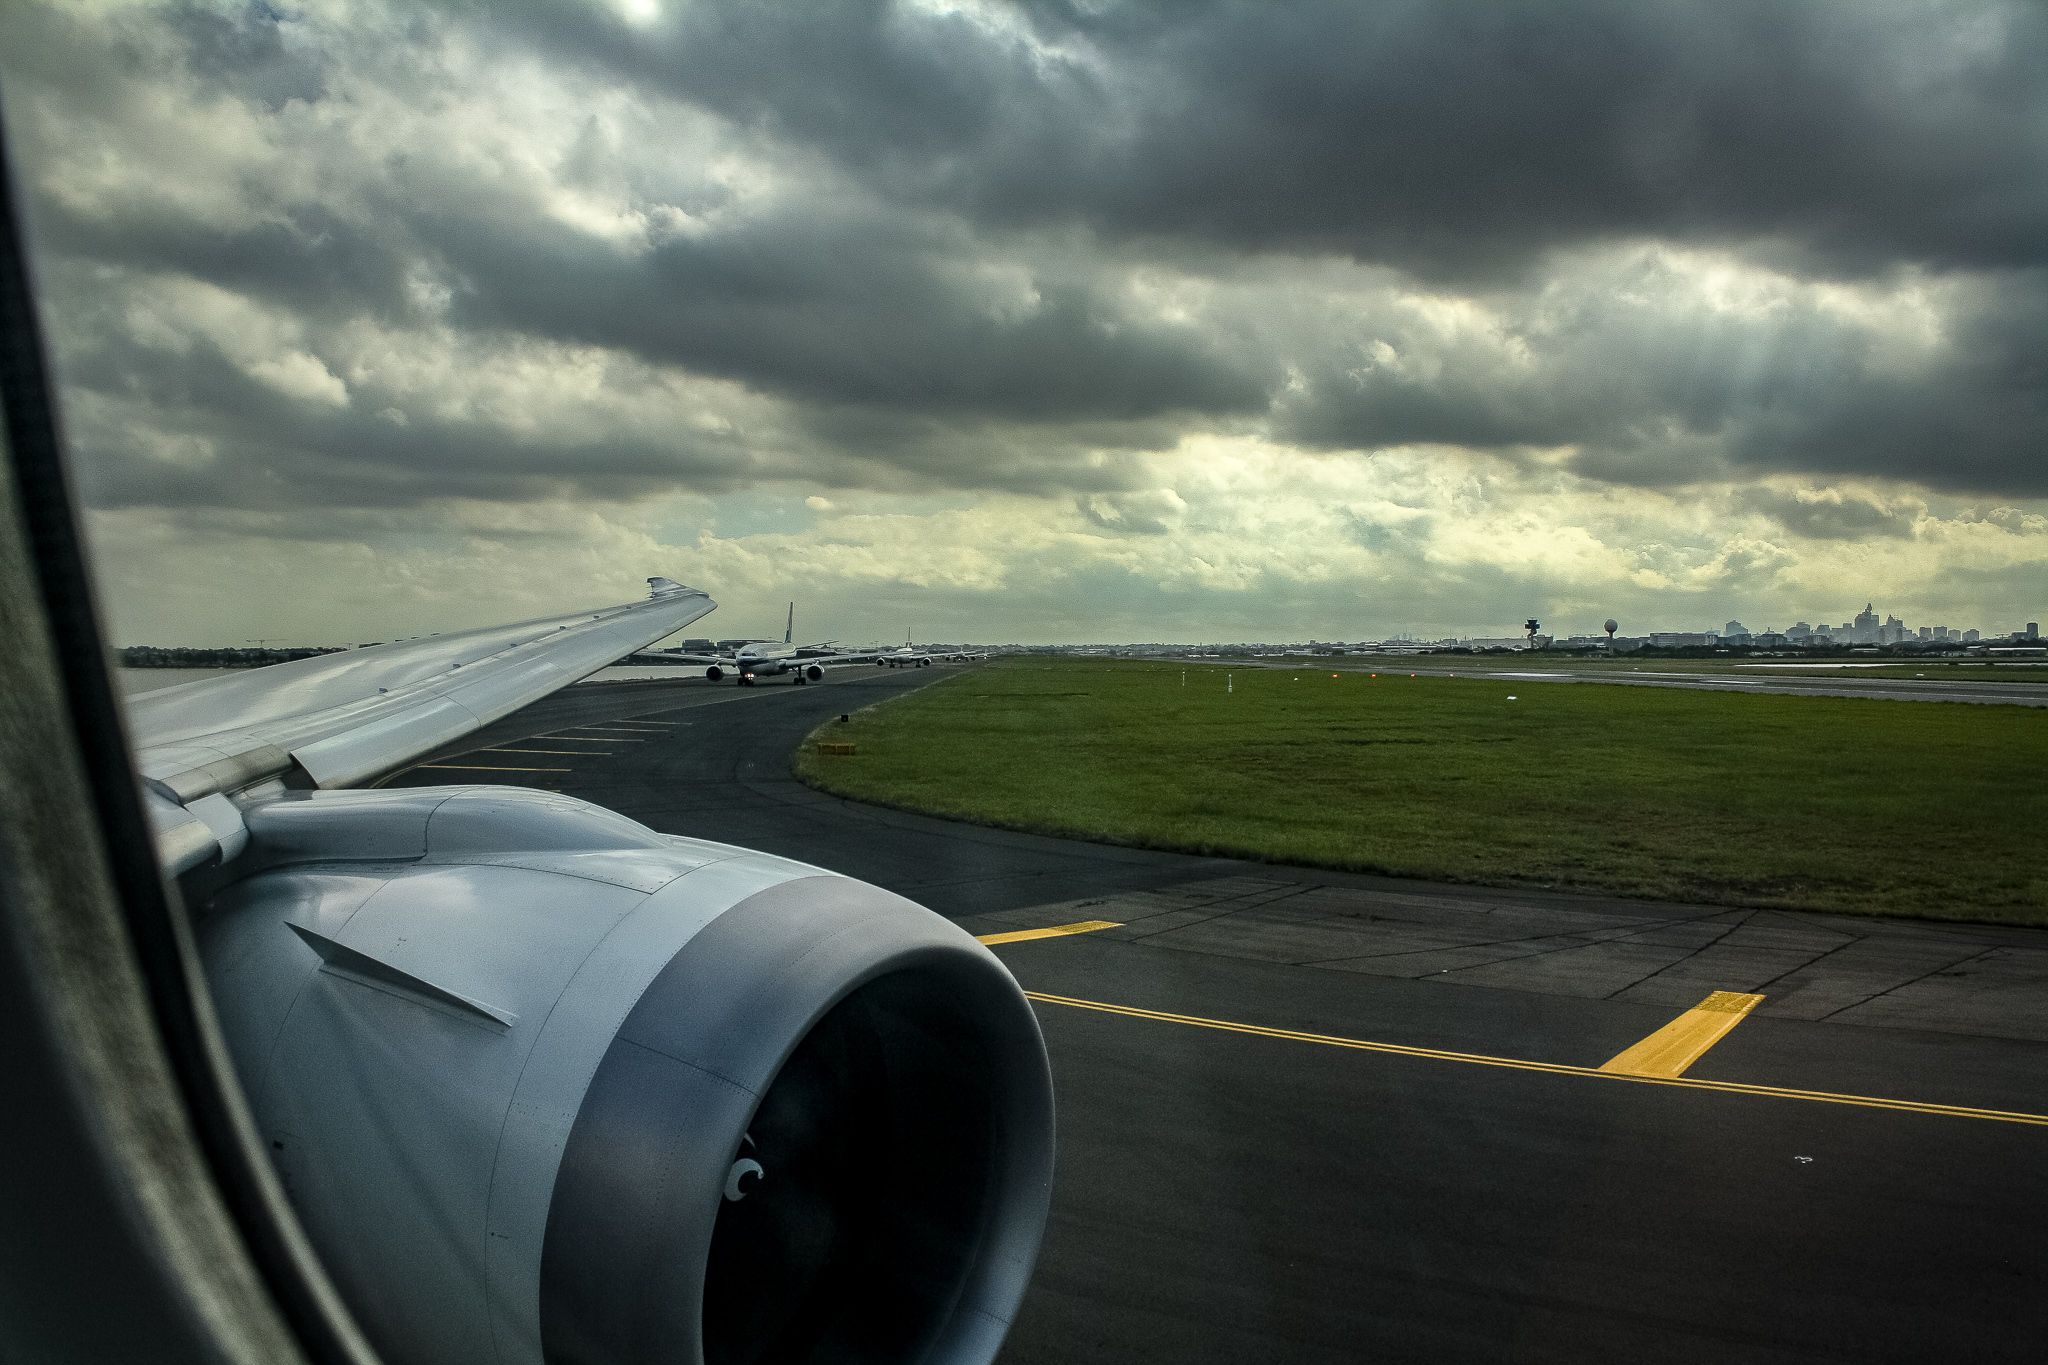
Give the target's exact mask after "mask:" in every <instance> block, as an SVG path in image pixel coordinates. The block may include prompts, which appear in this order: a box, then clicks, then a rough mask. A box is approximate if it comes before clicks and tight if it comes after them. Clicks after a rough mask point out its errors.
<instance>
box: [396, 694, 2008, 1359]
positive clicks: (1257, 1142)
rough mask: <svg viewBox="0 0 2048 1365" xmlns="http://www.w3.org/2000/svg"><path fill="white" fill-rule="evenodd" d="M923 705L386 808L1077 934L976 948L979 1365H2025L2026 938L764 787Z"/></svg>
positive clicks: (545, 726)
mask: <svg viewBox="0 0 2048 1365" xmlns="http://www.w3.org/2000/svg"><path fill="white" fill-rule="evenodd" d="M951 671H953V670H951V669H946V668H942V667H940V668H932V669H924V670H914V671H885V670H868V669H859V668H852V669H842V670H838V671H837V672H836V673H835V674H834V675H833V676H832V677H831V678H830V679H829V680H828V681H827V682H825V683H822V684H812V685H809V686H804V687H792V686H786V685H785V686H778V685H774V684H763V685H761V686H759V687H756V688H745V689H742V688H734V687H732V686H731V685H730V684H727V685H723V686H713V685H711V684H707V683H703V682H701V681H691V682H677V683H651V684H639V683H620V684H607V685H587V686H583V687H578V688H573V689H570V690H569V691H567V692H564V693H562V694H559V695H558V696H556V697H554V698H550V699H549V700H548V701H546V702H543V703H541V704H540V705H539V706H537V707H534V708H529V709H528V711H526V712H522V713H521V714H520V715H518V716H515V717H513V718H511V719H509V720H507V721H505V722H501V723H500V724H499V725H498V726H495V727H493V729H492V730H491V731H489V732H486V733H485V734H482V735H479V736H476V737H473V738H472V739H471V740H470V741H468V747H467V748H466V749H465V751H463V752H460V753H450V754H442V755H438V756H436V758H435V759H433V760H431V762H432V764H434V765H435V766H429V767H421V768H416V769H414V770H412V771H410V772H408V773H406V774H403V775H401V776H400V777H398V778H396V779H394V780H395V781H396V782H399V783H404V784H423V783H454V782H468V781H507V782H516V783H521V784H524V785H535V786H544V787H548V788H550V789H553V790H560V791H566V792H569V793H571V794H573V795H577V796H581V797H585V798H587V799H589V800H592V801H596V802H599V803H601V804H603V805H606V806H609V807H611V808H613V809H616V810H619V811H621V812H623V813H625V814H628V815H631V816H633V817H634V818H636V819H639V820H642V821H644V822H646V823H648V824H650V825H652V826H654V827H655V828H658V829H663V830H667V831H670V832H674V833H681V834H690V835H695V836H699V837H706V838H714V839H722V840H728V841H731V842H734V843H741V844H745V845H748V846H750V847H755V848H762V849H766V850H769V851H771V852H774V853H778V854H782V855H784V856H788V857H794V858H798V859H801V860H804V861H807V862H812V863H816V864H819V865H821V866H825V867H830V868H833V869H834V870H837V871H841V872H846V873H848V874H850V875H854V876H859V877H863V878H866V879H867V880H870V881H873V882H876V883H878V884H880V885H883V886H886V887H889V888H890V889H892V890H896V891H899V892H901V893H903V894H905V895H908V896H911V897H913V898H914V899H917V900H920V901H922V902H923V903H925V904H927V905H929V906H931V907H932V908H933V909H935V910H937V911H939V912H940V913H942V914H945V915H948V916H949V917H951V918H954V919H956V920H959V921H960V922H961V923H963V924H964V925H965V926H967V927H968V928H969V929H971V930H972V931H973V932H975V933H978V934H995V933H1005V934H1012V935H1017V934H1023V935H1030V934H1032V933H1033V932H1034V931H1037V930H1041V929H1045V928H1053V927H1061V926H1071V925H1075V924H1099V925H1107V926H1111V927H1102V928H1096V929H1093V930H1090V931H1087V932H1075V933H1065V934H1060V935H1055V936H1047V937H1024V938H1022V939H1021V940H1019V941H1013V942H1007V943H1004V944H1002V945H1001V946H999V947H997V948H996V951H997V952H998V953H1000V954H1001V955H1002V957H1003V958H1004V960H1005V961H1006V962H1007V963H1008V964H1009V965H1010V967H1011V969H1012V970H1013V971H1014V972H1015V973H1016V975H1017V977H1018V979H1019V980H1020V981H1021V982H1022V983H1023V984H1024V986H1025V987H1026V989H1027V990H1028V991H1030V992H1032V993H1033V997H1034V1000H1035V1001H1036V1002H1037V1005H1038V1009H1039V1014H1040V1019H1041V1023H1042V1025H1043V1027H1044V1029H1045V1033H1046V1040H1047V1044H1048V1047H1049V1049H1050V1051H1051V1055H1052V1060H1053V1069H1054V1077H1055V1083H1056V1085H1057V1088H1058V1100H1059V1113H1060V1147H1059V1175H1058V1182H1057V1186H1056V1190H1055V1196H1054V1208H1053V1220H1052V1225H1051V1228H1050V1230H1049V1233H1048V1236H1047V1238H1046V1243H1045V1249H1044V1252H1043V1255H1042V1257H1041V1260H1040V1264H1039V1269H1038V1273H1037V1276H1036V1278H1035V1280H1034V1282H1033V1287H1032V1290H1031V1292H1030V1294H1029V1296H1028V1297H1027V1299H1026V1301H1025V1304H1024V1309H1023V1312H1022V1314H1021V1316H1020V1319H1019V1321H1018V1322H1017V1324H1016V1326H1015V1328H1014V1330H1013V1332H1012V1334H1011V1337H1010V1342H1009V1345H1008V1347H1007V1348H1006V1350H1005V1354H1004V1359H1005V1360H1006V1361H1011V1362H1053V1361H1061V1362H1066V1361H1116V1362H1123V1361H1159V1362H1167V1361H1172V1362H1207V1361H1215V1362H1225V1361H1229V1362H1244V1361H1352V1360H1363V1359H1369V1358H1381V1359H1396V1360H1475V1361H1476V1360H1489V1361H1491V1360H1539V1361H1540V1360H1560V1361H1562V1360H1572V1361H1584V1360H1588V1359H1593V1360H1629V1361H1642V1360H1701V1361H1705V1360H1713V1361H1717V1362H1721V1361H1727V1360H1730V1359H1734V1360H1743V1361H1750V1360H1758V1361H1777V1360H1785V1361H1791V1360H1802V1361H1804V1360H1842V1361H1869V1360H1901V1361H1904V1360H1916V1361H1917V1360H1929V1359H1944V1360H2003V1359H2010V1360H2033V1359H2038V1358H2039V1357H2040V1355H2041V1354H2042V1345H2041V1343H2042V1342H2043V1341H2044V1340H2048V1237H2044V1236H2043V1235H2042V1232H2041V1229H2042V1227H2043V1225H2044V1214H2048V933H2044V932H2041V931H2033V930H2023V929H2013V928H1993V927H1978V926H1970V925H1961V924H1932V923H1922V922H1912V921H1889V920H1865V919H1857V918H1853V917H1843V916H1825V915H1807V914H1789V913H1785V912H1777V911H1751V910H1733V911H1731V910H1729V909H1727V908H1726V907H1711V906H1683V905H1666V904H1653V903H1645V902H1632V901H1621V900H1604V899H1599V898H1589V897H1580V896H1565V895H1556V894H1550V893H1544V892H1536V891H1506V890H1491V889H1479V888H1472V887H1457V886H1438V885H1433V884H1428V883H1418V882H1407V881H1399V880H1394V879H1387V878H1373V877H1362V876H1356V875H1349V874H1340V873H1324V872H1317V871H1312V870H1307V869H1298V868H1280V867H1271V866H1264V865H1256V864H1248V863H1242V862H1235V861H1230V860H1223V859H1208V858H1193V857H1184V856H1179V855H1171V854H1159V853H1149V852H1140V851H1135V850H1129V849H1119V848H1114V847H1109V846H1105V845H1095V844H1088V843H1082V842H1077V841H1071V840H1060V839H1047V838H1038V837H1034V836H1025V835H1016V834H1010V833H1006V832H1002V831H994V830H984V829H978V828H972V827H967V826H962V825H957V824H953V823H949V822H945V821H938V820H931V819H927V818H924V817H920V816H914V815H908V814H903V813H900V812H892V811H886V810H880V809H876V808H873V807H867V806H862V805H858V804H855V803H852V802H847V801H842V800H839V799H837V798H832V797H826V796H823V795H820V794H818V793H816V792H813V791H811V790H809V789H808V788H805V787H803V786H801V785H800V784H798V783H797V782H795V781H794V780H793V779H792V778H791V777H790V776H789V767H788V764H789V756H790V753H791V751H792V750H793V748H794V747H795V746H796V744H797V743H798V742H799V741H801V740H802V738H803V737H804V736H805V735H806V734H807V733H808V732H809V731H810V730H811V729H812V728H813V727H814V726H816V725H818V724H820V723H829V722H830V721H831V719H832V717H833V716H834V715H836V714H839V713H842V712H850V711H851V710H853V709H854V708H856V707H858V706H862V705H866V704H869V703H870V702H873V701H878V700H882V699H884V698H886V697H888V696H891V695H895V694H897V693H899V692H901V691H903V690H905V689H907V688H911V687H915V686H918V685H921V684H923V683H926V682H930V681H933V680H935V679H936V678H937V677H941V676H945V675H946V674H947V673H949V672H951ZM1824 681H1825V680H1824ZM1660 1039H1664V1040H1666V1041H1667V1042H1668V1041H1669V1040H1671V1039H1676V1040H1677V1042H1678V1044H1682V1045H1683V1046H1682V1047H1681V1049H1680V1051H1681V1052H1682V1053H1684V1054H1685V1055H1684V1056H1683V1057H1682V1058H1681V1060H1680V1061H1679V1062H1672V1061H1671V1060H1670V1057H1671V1055H1672V1054H1671V1053H1670V1049H1669V1048H1666V1049H1665V1051H1664V1052H1663V1053H1658V1054H1657V1055H1658V1056H1660V1057H1662V1058H1663V1060H1661V1061H1656V1062H1641V1061H1629V1060H1628V1059H1631V1058H1635V1059H1640V1058H1642V1057H1644V1056H1648V1055H1651V1054H1650V1053H1645V1051H1644V1049H1645V1047H1646V1046H1649V1045H1651V1044H1653V1043H1656V1042H1657V1041H1658V1040H1660ZM1693 1049H1697V1054H1696V1055H1694V1054H1693ZM1655 1051H1656V1050H1655V1048H1652V1049H1651V1052H1652V1053H1654V1052H1655ZM1617 1064H1622V1065H1617Z"/></svg>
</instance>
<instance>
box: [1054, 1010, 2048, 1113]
mask: <svg viewBox="0 0 2048 1365" xmlns="http://www.w3.org/2000/svg"><path fill="white" fill-rule="evenodd" d="M1024 994H1025V997H1026V998H1027V999H1031V1000H1035V1001H1037V1002H1038V1003H1040V1004H1042V1005H1065V1006H1068V1007H1069V1008H1072V1009H1079V1010H1090V1011H1093V1012H1094V1013H1097V1014H1115V1015H1122V1016H1123V1017H1125V1018H1128V1019H1147V1020H1152V1021H1154V1022H1157V1023H1163V1024H1182V1025H1186V1026H1188V1027H1191V1028H1206V1029H1216V1030H1218V1031H1220V1032H1224V1033H1247V1034H1251V1035H1252V1036H1254V1037H1258V1038H1278V1039H1283V1040H1285V1041H1288V1042H1295V1043H1317V1044H1320V1045H1322V1046H1324V1047H1340V1048H1349V1049H1351V1050H1353V1051H1357V1052H1377V1053H1384V1054H1389V1055H1392V1056H1397V1057H1417V1058H1421V1059H1423V1060H1426V1061H1434V1062H1461V1063H1463V1064H1465V1065H1467V1066H1491V1067H1502V1068H1506V1069H1509V1070H1513V1071H1539V1072H1543V1073H1546V1074H1548V1075H1552V1076H1574V1077H1578V1078H1580V1079H1583V1080H1594V1081H1619V1082H1621V1083H1623V1084H1626V1085H1668V1086H1678V1087H1681V1088H1684V1089H1688V1090H1716V1091H1720V1092H1722V1093H1723V1094H1730V1095H1756V1096H1762V1097H1765V1098H1769V1099H1781V1100H1806V1101H1810V1102H1812V1103H1816V1104H1846V1105H1853V1106H1855V1107H1857V1108H1861V1109H1890V1110H1895V1111H1897V1112H1901V1113H1907V1114H1931V1115H1935V1116H1937V1117H1941V1118H1961V1119H1984V1120H1988V1121H1990V1122H1992V1123H2018V1124H2026V1125H2029V1126H2031V1127H2035V1128H2048V1114H2028V1113H2022V1112H2019V1111H2015V1110H2008V1109H1978V1108H1974V1107H1972V1106H1970V1105H1966V1104H1927V1103H1923V1102H1921V1101H1918V1100H1896V1099H1888V1098H1886V1097H1884V1096H1881V1095H1843V1094H1836V1093H1834V1092H1832V1091H1827V1090H1795V1089H1792V1088H1790V1087H1787V1086H1777V1085H1750V1084H1747V1083H1745V1082H1742V1081H1706V1080H1699V1079H1696V1078H1694V1077H1690V1076H1644V1075H1638V1074H1636V1073H1634V1072H1628V1071H1602V1070H1601V1069H1600V1068H1598V1067H1593V1066H1569V1065H1566V1064H1564V1063H1561V1062H1531V1061H1524V1060H1522V1059H1521V1058H1518V1057H1489V1056H1487V1055H1486V1054H1484V1053H1478V1052H1448V1051H1445V1050H1444V1049H1442V1048H1433V1047H1407V1046H1404V1045H1402V1044H1400V1043H1374V1042H1368V1041H1367V1040H1365V1039H1363V1038H1338V1037H1333V1036H1331V1035H1329V1034H1323V1033H1300V1032H1297V1031H1295V1030H1293V1029H1282V1028H1266V1027H1265V1026H1263V1025H1260V1024H1240V1023H1236V1022H1233V1021H1231V1020H1228V1019H1205V1018H1203V1017H1201V1016H1200V1015H1195V1014H1171V1013H1168V1012H1166V1011H1164V1010H1143V1009H1138V1008H1135V1007H1134V1006H1130V1005H1112V1004H1109V1003H1107V1002H1105V1001H1101V1000H1077V999H1075V998H1073V997H1072V996H1065V995H1047V994H1045V993H1044V992H1042V991H1026V992H1024Z"/></svg>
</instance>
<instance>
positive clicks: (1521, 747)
mask: <svg viewBox="0 0 2048 1365" xmlns="http://www.w3.org/2000/svg"><path fill="white" fill-rule="evenodd" d="M1183 673H1185V679H1186V681H1185V683H1183V681H1182V677H1183ZM1226 674H1231V675H1232V676H1231V678H1230V681H1229V683H1228V684H1227V686H1228V690H1226V680H1225V679H1226ZM815 737H817V738H830V739H835V740H852V741H853V742H854V743H855V744H856V745H857V746H858V752H857V753H856V755H855V756H853V757H850V758H836V757H820V756H818V754H817V753H816V752H815V746H814V745H811V744H808V743H807V744H806V745H805V746H804V747H803V749H802V751H801V752H800V753H799V754H798V755H797V758H796V760H795V763H796V770H797V773H798V775H799V776H800V777H802V778H803V779H804V780H806V781H808V782H811V783H813V784H814V785H817V786H820V787H822V788H824V789H826V790H828V791H833V792H837V793H841V794H844V795H847V796H852V797H857V798H860V799H863V800H869V801H878V802H883V803H886V804H890V805H896V806H902V807H906V808H909V809H912V810H919V811H926V812H930V813H933V814H937V815H944V816H950V817H954V818H958V819H965V820H974V821H980V822H983V823H988V824H998V825H1004V826H1009V827H1012V828H1018V829H1027V830H1034V831H1039V832H1044V833H1057V834H1070V835H1078V836H1082V837H1086V838H1095V839H1106V840H1110V841H1113V842H1119V843H1130V844H1138V845H1143V846H1147V847H1154V848H1173V849H1184V850H1188V851H1191V852H1200V853H1221V854H1231V855H1237V856H1244V857H1251V858H1260V859H1267V860H1273V861H1282V862H1295V863H1307V864H1314V865H1320V866H1328V867H1341V868H1351V869H1357V870H1364V871H1374V872H1387V873H1394V874H1399V875H1404V876H1415V877H1424V878H1432V879H1439V880H1453V881H1473V882H1483V883H1489V884H1500V885H1513V884H1522V885H1535V886H1545V887H1558V888H1568V889H1574V890H1585V891H1600V892H1608V893H1613V894H1618V895H1628V896H1644V897H1651V898H1657V899H1666V900H1683V901H1693V902H1708V903H1715V904H1729V905H1762V906H1780V907H1796V908H1807V909H1824V910H1842V911H1852V912H1858V913H1869V914H1900V915H1924V916H1931V917H1936V918H1946V919H1981V920H1998V921H2009V922H2016V923H2048V857H2044V851H2048V850H2044V844H2048V712H2043V711H2039V710H2032V709H2028V708H2023V707H2005V706H1973V705H1942V704H1938V703H1926V702H1896V701H1866V700H1860V699H1859V700H1851V699H1843V698H1829V697H1787V696H1769V695H1730V694H1726V693H1718V692H1696V691H1688V690H1678V689H1649V688H1623V687H1598V688H1595V687H1562V686H1555V685H1544V684H1540V683H1521V684H1517V683H1514V682H1510V681H1507V680H1502V679H1494V678H1431V677H1422V678H1411V677H1409V676H1408V675H1407V674H1406V673H1400V672H1398V671H1391V672H1382V673H1380V675H1379V676H1378V677H1377V678H1373V677H1369V676H1368V675H1366V674H1363V673H1345V674H1342V675H1341V676H1340V677H1336V678H1333V677H1332V675H1331V673H1330V672H1329V671H1328V670H1307V669H1304V670H1301V671H1299V672H1294V671H1281V670H1271V669H1238V670H1234V671H1233V670H1229V669H1227V668H1224V667H1213V668H1212V667H1205V666H1195V665H1190V666H1188V667H1187V668H1186V669H1185V670H1183V669H1182V668H1181V667H1180V666H1179V665H1174V664H1149V663H1106V662H1104V661H1101V660H1049V659H1023V658H1018V659H1005V660H998V661H996V662H994V663H992V664H990V665H988V666H986V667H984V668H979V669H975V670H973V671H970V672H967V673H963V674H960V675H958V676H956V677H953V678H950V679H947V680H945V681H943V682H940V683H938V684H936V685H934V686H931V687H928V688H925V689H923V690H921V691H919V692H916V693H913V694H911V695H908V696H905V697H902V698H898V699H896V700H893V701H890V702H887V703H884V704H882V705H880V706H876V707H872V708H870V709H868V710H865V711H862V712H860V713H858V714H856V715H855V716H854V717H853V720H852V722H851V723H849V724H844V725H840V724H833V725H831V726H829V727H825V728H824V729H821V730H820V731H819V732H818V734H817V736H815Z"/></svg>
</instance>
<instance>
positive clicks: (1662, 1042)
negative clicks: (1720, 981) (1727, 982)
mask: <svg viewBox="0 0 2048 1365" xmlns="http://www.w3.org/2000/svg"><path fill="white" fill-rule="evenodd" d="M1763 1002H1764V998H1763V997H1762V996H1761V995H1744V994H1743V993H1742V992H1740V991H1715V992H1714V993H1713V994H1712V995H1710V996H1708V997H1707V998H1706V999H1704V1000H1702V1001H1700V1002H1699V1004H1697V1005H1695V1006H1693V1007H1692V1008H1691V1009H1689V1010H1687V1011H1686V1012H1685V1013H1684V1014H1681V1015H1679V1016H1678V1017H1677V1018H1676V1019H1673V1020H1672V1021H1671V1022H1670V1023H1668V1024H1666V1025H1665V1026H1664V1027H1663V1028H1660V1029H1658V1030H1657V1031H1656V1032H1655V1033H1653V1034H1651V1035H1650V1036H1649V1037H1647V1038H1645V1039H1643V1041H1642V1042H1640V1043H1637V1044H1636V1045H1635V1046H1634V1047H1632V1048H1629V1049H1628V1050H1627V1051H1625V1052H1621V1053H1618V1054H1617V1055H1615V1056H1613V1057H1610V1058H1609V1059H1608V1060H1607V1061H1606V1062H1604V1063H1602V1064H1601V1067H1600V1069H1601V1070H1602V1071H1614V1072H1624V1073H1626V1074H1628V1075H1631V1076H1683V1075H1684V1074H1685V1069H1686V1068H1687V1067H1689V1066H1691V1065H1692V1064H1693V1063H1694V1062H1696V1061H1698V1060H1699V1059H1700V1058H1702V1057H1704V1056H1706V1055H1707V1049H1708V1048H1710V1047H1712V1046H1713V1045H1714V1044H1716V1043H1718V1042H1720V1041H1721V1039H1723V1038H1724V1037H1726V1036H1727V1034H1728V1030H1730V1029H1732V1028H1734V1027H1735V1026H1736V1025H1737V1024H1739V1023H1741V1022H1742V1020H1743V1016H1745V1015H1747V1014H1748V1013H1749V1012H1750V1011H1751V1010H1753V1009H1755V1008H1756V1007H1757V1006H1758V1005H1761V1004H1762V1003H1763Z"/></svg>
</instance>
